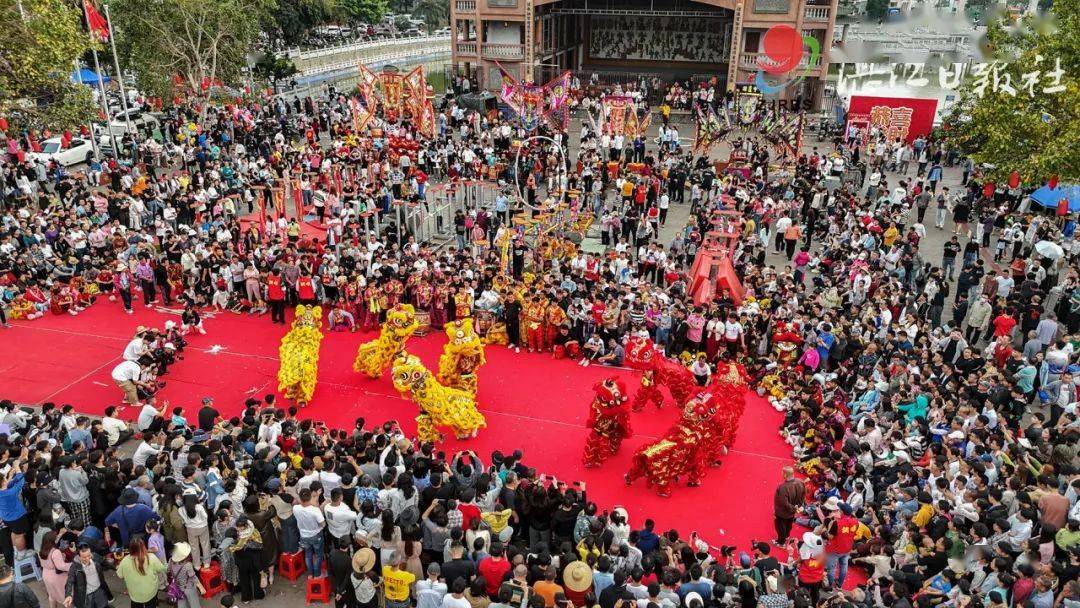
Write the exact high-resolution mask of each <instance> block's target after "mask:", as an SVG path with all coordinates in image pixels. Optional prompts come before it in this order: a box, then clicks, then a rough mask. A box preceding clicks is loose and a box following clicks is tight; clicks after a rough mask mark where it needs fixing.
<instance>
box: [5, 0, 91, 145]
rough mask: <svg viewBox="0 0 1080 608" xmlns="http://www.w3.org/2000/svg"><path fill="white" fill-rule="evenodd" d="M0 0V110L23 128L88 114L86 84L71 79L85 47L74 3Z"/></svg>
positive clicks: (76, 120) (54, 125) (69, 123)
mask: <svg viewBox="0 0 1080 608" xmlns="http://www.w3.org/2000/svg"><path fill="white" fill-rule="evenodd" d="M19 4H20V3H19V2H17V1H16V0H0V17H2V18H3V20H4V21H3V22H4V24H5V28H4V36H2V37H0V114H2V115H3V116H4V117H5V118H6V119H7V121H8V124H9V125H10V126H11V127H12V128H13V129H15V130H16V131H20V130H23V129H28V128H29V129H35V130H40V129H51V130H60V129H64V128H68V127H74V126H76V125H79V124H81V123H85V122H86V121H87V120H88V119H90V118H92V117H93V115H94V103H93V97H92V95H91V93H90V90H89V89H88V88H86V87H84V86H81V85H78V84H75V83H72V82H71V79H70V75H71V72H72V71H73V70H74V69H75V60H76V59H77V58H78V57H80V56H81V55H82V54H83V53H84V52H86V50H87V49H89V48H90V39H89V37H88V36H87V35H86V33H85V31H84V30H83V29H82V21H81V13H80V12H79V9H78V8H77V7H78V5H72V4H71V3H69V2H66V1H65V0H22V2H21V7H20V6H19Z"/></svg>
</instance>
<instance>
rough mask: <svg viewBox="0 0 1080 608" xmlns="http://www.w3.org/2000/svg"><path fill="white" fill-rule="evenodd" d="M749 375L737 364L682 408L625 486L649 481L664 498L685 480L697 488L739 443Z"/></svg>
mask: <svg viewBox="0 0 1080 608" xmlns="http://www.w3.org/2000/svg"><path fill="white" fill-rule="evenodd" d="M745 384H746V381H745V374H744V372H743V371H742V370H741V369H740V368H739V367H738V366H737V365H735V364H728V370H727V371H726V372H725V373H724V374H723V376H722V377H721V378H720V381H719V382H718V383H717V384H716V385H714V386H711V387H709V388H708V389H707V390H702V391H700V392H698V393H696V394H695V395H694V396H693V397H692V398H691V399H690V400H689V401H688V402H687V403H686V405H685V406H684V407H683V408H682V415H681V417H680V419H679V421H678V422H676V423H675V424H674V425H673V426H672V427H671V428H670V429H668V430H667V432H666V433H664V436H663V437H662V438H661V439H660V440H658V441H656V442H655V443H652V444H649V445H645V446H642V447H641V448H640V449H639V450H638V451H637V452H635V453H634V457H633V459H632V461H631V465H630V470H629V471H628V472H627V473H626V475H625V477H624V479H625V481H626V483H627V484H628V485H629V484H632V483H634V481H636V480H638V479H641V478H642V477H644V478H645V480H646V484H647V485H648V486H649V487H650V488H652V489H654V490H655V491H656V493H657V494H659V495H660V496H670V495H671V487H672V485H674V484H677V483H679V482H680V480H681V479H683V478H685V479H686V484H687V485H688V486H691V487H693V486H698V485H700V484H701V482H702V480H703V479H704V478H705V473H706V472H707V471H708V468H709V467H710V466H715V465H717V464H718V463H719V457H720V456H722V455H723V454H726V453H727V450H728V448H729V447H730V446H731V444H732V443H733V442H734V440H735V429H736V427H737V425H738V422H739V417H741V416H742V413H743V409H744V408H745V407H746V401H745V398H744V397H743V388H744V387H745Z"/></svg>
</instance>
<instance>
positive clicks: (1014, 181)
mask: <svg viewBox="0 0 1080 608" xmlns="http://www.w3.org/2000/svg"><path fill="white" fill-rule="evenodd" d="M1019 185H1020V172H1019V171H1015V170H1014V171H1013V172H1012V173H1010V174H1009V187H1010V188H1016V187H1017V186H1019Z"/></svg>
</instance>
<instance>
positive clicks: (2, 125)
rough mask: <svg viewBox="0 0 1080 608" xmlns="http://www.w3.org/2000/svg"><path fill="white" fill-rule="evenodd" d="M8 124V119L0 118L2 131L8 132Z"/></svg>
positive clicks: (0, 129)
mask: <svg viewBox="0 0 1080 608" xmlns="http://www.w3.org/2000/svg"><path fill="white" fill-rule="evenodd" d="M7 130H8V124H7V119H6V118H0V131H4V132H7Z"/></svg>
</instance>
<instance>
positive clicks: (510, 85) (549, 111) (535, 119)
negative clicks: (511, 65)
mask: <svg viewBox="0 0 1080 608" xmlns="http://www.w3.org/2000/svg"><path fill="white" fill-rule="evenodd" d="M495 65H496V66H498V68H499V72H500V73H501V74H502V84H501V86H500V87H499V99H501V100H502V102H503V103H505V104H506V105H507V106H509V107H510V109H511V110H513V112H514V113H515V114H517V116H518V120H519V121H520V122H521V126H522V127H523V128H524V129H525V130H526V131H530V132H531V131H534V130H536V128H537V127H538V126H540V121H541V120H547V121H548V122H550V123H551V124H552V125H553V126H554V127H555V128H560V129H565V128H566V125H567V124H568V122H569V119H570V113H569V111H568V110H569V100H570V72H569V71H566V72H563V73H562V74H560V75H559V76H556V77H555V78H554V79H552V80H551V81H550V82H548V83H547V84H544V85H538V84H534V83H531V82H521V81H519V80H518V79H517V78H514V76H512V75H511V74H510V73H509V72H507V71H506V70H505V69H504V68H503V67H502V66H501V65H499V64H498V62H496V63H495Z"/></svg>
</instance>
